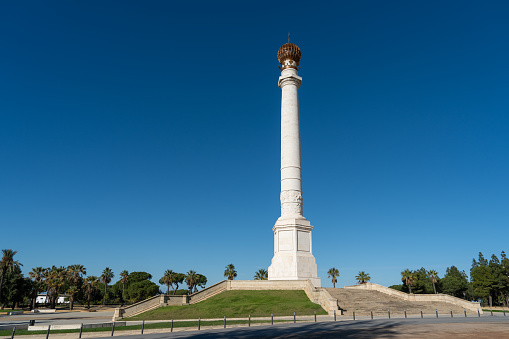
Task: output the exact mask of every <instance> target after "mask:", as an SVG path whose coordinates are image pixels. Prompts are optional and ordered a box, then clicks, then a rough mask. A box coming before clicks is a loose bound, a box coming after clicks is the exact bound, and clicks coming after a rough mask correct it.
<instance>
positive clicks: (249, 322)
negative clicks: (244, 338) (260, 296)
mask: <svg viewBox="0 0 509 339" xmlns="http://www.w3.org/2000/svg"><path fill="white" fill-rule="evenodd" d="M247 326H251V314H250V315H249V320H248V321H247Z"/></svg>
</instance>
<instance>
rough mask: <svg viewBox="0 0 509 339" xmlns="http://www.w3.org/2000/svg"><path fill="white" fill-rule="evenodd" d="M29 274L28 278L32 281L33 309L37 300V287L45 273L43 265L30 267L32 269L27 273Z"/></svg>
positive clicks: (39, 285)
mask: <svg viewBox="0 0 509 339" xmlns="http://www.w3.org/2000/svg"><path fill="white" fill-rule="evenodd" d="M28 275H29V276H30V279H32V280H33V281H34V296H33V300H32V309H35V306H36V303H35V301H36V300H37V295H38V294H39V288H40V287H41V283H42V281H43V280H44V277H45V275H46V269H45V268H43V267H40V266H39V267H36V268H32V271H30V272H29V273H28Z"/></svg>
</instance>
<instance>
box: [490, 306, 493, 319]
mask: <svg viewBox="0 0 509 339" xmlns="http://www.w3.org/2000/svg"><path fill="white" fill-rule="evenodd" d="M490 313H491V316H492V317H493V310H492V309H491V308H490Z"/></svg>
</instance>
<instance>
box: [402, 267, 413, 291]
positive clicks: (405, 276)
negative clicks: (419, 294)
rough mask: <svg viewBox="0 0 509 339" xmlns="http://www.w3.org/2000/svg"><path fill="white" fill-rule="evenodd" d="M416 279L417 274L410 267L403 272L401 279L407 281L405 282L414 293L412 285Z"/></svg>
mask: <svg viewBox="0 0 509 339" xmlns="http://www.w3.org/2000/svg"><path fill="white" fill-rule="evenodd" d="M415 280H416V276H415V274H414V273H413V272H412V271H410V270H409V269H408V268H407V269H406V270H404V271H403V272H401V281H403V282H405V284H406V285H407V286H408V288H409V289H410V294H412V285H413V284H414V282H415Z"/></svg>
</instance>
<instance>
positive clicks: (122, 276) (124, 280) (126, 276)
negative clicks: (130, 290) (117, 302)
mask: <svg viewBox="0 0 509 339" xmlns="http://www.w3.org/2000/svg"><path fill="white" fill-rule="evenodd" d="M127 280H129V272H128V271H126V270H123V271H122V272H120V282H121V283H122V304H124V300H125V297H124V290H125V284H127Z"/></svg>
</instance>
